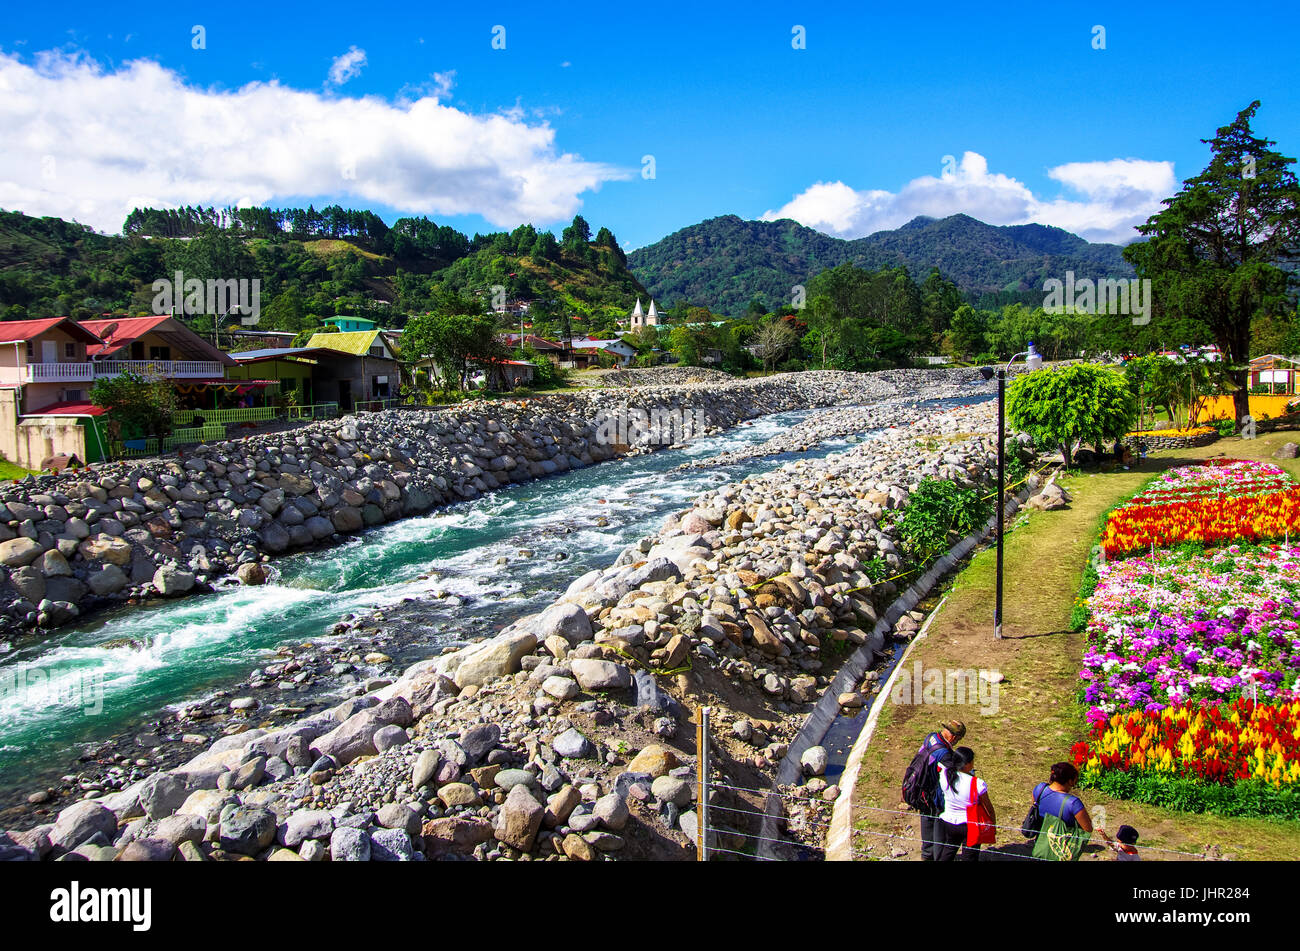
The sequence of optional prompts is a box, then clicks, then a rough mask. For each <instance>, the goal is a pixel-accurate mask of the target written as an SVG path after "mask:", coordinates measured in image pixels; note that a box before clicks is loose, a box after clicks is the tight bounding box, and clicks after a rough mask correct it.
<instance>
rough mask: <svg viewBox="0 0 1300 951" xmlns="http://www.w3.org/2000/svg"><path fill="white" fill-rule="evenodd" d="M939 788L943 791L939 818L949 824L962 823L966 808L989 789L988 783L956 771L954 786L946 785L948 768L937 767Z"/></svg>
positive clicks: (964, 818) (963, 822)
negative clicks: (941, 809) (941, 810)
mask: <svg viewBox="0 0 1300 951" xmlns="http://www.w3.org/2000/svg"><path fill="white" fill-rule="evenodd" d="M939 790H940V792H942V793H943V812H942V813H940V814H939V818H940V819H942V820H943V821H944V822H947V823H949V824H950V825H955V826H959V825H964V824H965V822H966V810H967V809H968V808H970V807H971V806H973V805H975V803H976V802H977V801H978V800H979V797H980V796H982V795H984V793H986V792H988V791H989V786H988V783H986V782H984V780H982V779H980V778H979V777H978V776H972V775H971V774H970V773H962V772H958V773H957V781H956V783H955V785H954V786H952V787H950V786H949V785H948V770H947V769H945V768H944V767H942V766H940V767H939Z"/></svg>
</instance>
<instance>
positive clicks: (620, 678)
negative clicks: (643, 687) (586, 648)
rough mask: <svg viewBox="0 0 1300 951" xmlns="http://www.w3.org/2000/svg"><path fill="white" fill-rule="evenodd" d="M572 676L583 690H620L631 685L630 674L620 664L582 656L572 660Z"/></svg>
mask: <svg viewBox="0 0 1300 951" xmlns="http://www.w3.org/2000/svg"><path fill="white" fill-rule="evenodd" d="M572 669H573V676H574V677H576V678H577V679H578V684H579V685H580V686H581V687H582V689H583V690H620V689H623V688H625V687H630V686H631V685H632V675H631V673H630V672H629V671H628V669H627V668H626V667H625V666H623V665H622V664H615V663H613V662H612V661H608V660H595V659H594V658H583V659H579V660H575V661H573V662H572Z"/></svg>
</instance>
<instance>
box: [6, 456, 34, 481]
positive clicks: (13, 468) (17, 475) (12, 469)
mask: <svg viewBox="0 0 1300 951" xmlns="http://www.w3.org/2000/svg"><path fill="white" fill-rule="evenodd" d="M32 474H33V473H32V471H31V470H30V469H24V468H23V467H22V466H17V465H14V464H13V463H12V462H10V461H9V460H8V459H0V482H12V481H14V480H15V479H25V478H27V477H28V476H29V475H32Z"/></svg>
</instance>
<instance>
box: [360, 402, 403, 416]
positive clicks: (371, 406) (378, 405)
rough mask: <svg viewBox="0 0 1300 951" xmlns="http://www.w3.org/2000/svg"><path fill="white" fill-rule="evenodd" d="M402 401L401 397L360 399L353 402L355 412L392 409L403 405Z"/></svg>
mask: <svg viewBox="0 0 1300 951" xmlns="http://www.w3.org/2000/svg"><path fill="white" fill-rule="evenodd" d="M401 405H402V401H401V400H399V399H386V400H358V401H357V402H355V403H353V404H352V411H353V412H354V413H377V412H379V411H380V410H383V409H392V408H393V407H395V406H401Z"/></svg>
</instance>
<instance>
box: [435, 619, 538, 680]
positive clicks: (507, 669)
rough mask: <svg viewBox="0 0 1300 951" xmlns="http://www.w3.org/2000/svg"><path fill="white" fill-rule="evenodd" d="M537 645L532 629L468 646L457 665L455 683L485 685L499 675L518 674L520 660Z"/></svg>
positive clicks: (508, 633) (504, 633) (509, 633)
mask: <svg viewBox="0 0 1300 951" xmlns="http://www.w3.org/2000/svg"><path fill="white" fill-rule="evenodd" d="M536 647H537V635H535V634H533V632H532V631H514V632H510V631H507V632H503V633H501V634H499V635H497V636H496V637H494V638H492V639H491V640H490V641H485V642H484V643H482V644H479V645H477V646H475V647H471V648H467V649H466V650H465V652H464V655H465V656H464V657H463V658H462V659H461V660H460V663H459V664H458V665H457V666H456V674H455V681H456V686H457V687H460V688H461V689H464V688H465V687H468V686H470V685H471V684H473V685H475V686H482V685H483V684H485V683H488V682H489V681H492V680H495V679H496V678H498V677H504V676H506V675H507V674H513V673H516V672H517V671H518V670H519V669H520V665H521V661H522V660H523V658H524V657H525V656H526V655H527V654H530V653H532V651H533V650H534V649H536Z"/></svg>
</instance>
